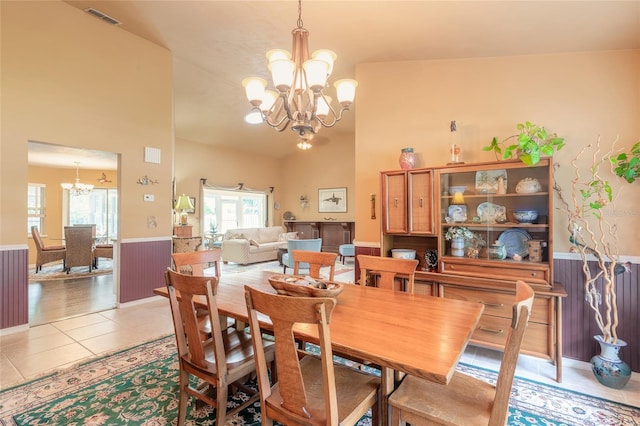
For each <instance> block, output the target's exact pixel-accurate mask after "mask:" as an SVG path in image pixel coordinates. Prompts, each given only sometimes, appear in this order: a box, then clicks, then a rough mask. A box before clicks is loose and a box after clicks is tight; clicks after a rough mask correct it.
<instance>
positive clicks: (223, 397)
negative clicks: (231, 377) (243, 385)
mask: <svg viewBox="0 0 640 426" xmlns="http://www.w3.org/2000/svg"><path fill="white" fill-rule="evenodd" d="M217 390H218V395H217V396H216V425H223V424H224V423H225V421H226V419H227V397H228V394H229V386H228V385H226V384H225V383H218V389H217Z"/></svg>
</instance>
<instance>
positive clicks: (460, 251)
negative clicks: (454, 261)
mask: <svg viewBox="0 0 640 426" xmlns="http://www.w3.org/2000/svg"><path fill="white" fill-rule="evenodd" d="M451 256H457V257H463V256H464V238H452V239H451Z"/></svg>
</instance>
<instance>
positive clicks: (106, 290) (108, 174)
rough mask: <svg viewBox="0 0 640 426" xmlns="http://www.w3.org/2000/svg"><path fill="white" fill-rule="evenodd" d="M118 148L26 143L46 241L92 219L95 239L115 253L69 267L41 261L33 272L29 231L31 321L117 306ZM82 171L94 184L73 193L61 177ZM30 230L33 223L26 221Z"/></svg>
mask: <svg viewBox="0 0 640 426" xmlns="http://www.w3.org/2000/svg"><path fill="white" fill-rule="evenodd" d="M118 164H119V154H117V153H113V152H107V151H98V150H90V149H83V148H74V147H68V146H62V145H55V144H50V143H43V142H35V141H30V142H29V143H28V166H29V167H28V187H29V188H33V187H34V186H35V187H38V188H42V189H40V190H38V194H39V195H40V196H41V197H42V199H40V200H38V204H39V206H38V210H37V212H36V211H34V212H35V213H38V217H37V218H35V217H34V215H32V214H31V210H30V214H29V221H30V223H31V222H34V221H37V222H38V224H39V225H40V229H42V230H43V231H44V232H41V234H43V235H42V239H43V240H44V242H45V245H65V240H64V227H65V226H77V225H91V226H92V227H93V229H94V230H95V234H94V235H93V237H94V241H93V243H94V246H95V245H96V244H113V256H114V258H113V259H108V258H98V259H97V262H95V263H94V264H93V265H92V267H91V268H90V267H89V266H87V267H86V268H85V267H75V268H71V271H69V273H67V272H66V271H65V270H64V266H63V261H59V262H58V263H49V264H46V265H43V267H42V270H40V271H38V273H35V259H36V255H35V246H34V243H33V241H32V238H31V237H30V233H29V234H28V235H29V284H28V286H29V288H28V299H29V325H30V326H34V325H41V324H46V323H50V322H55V321H60V320H63V319H68V318H71V317H75V316H80V315H86V314H90V313H96V312H100V311H104V310H108V309H113V308H115V307H116V306H117V297H118V290H119V288H118V283H119V275H118V268H117V265H118V259H117V258H116V257H117V253H118V251H119V250H118V249H117V245H118V234H119V221H118V212H119V208H118V195H119V184H118V176H119V173H118ZM78 172H79V177H81V178H82V179H81V181H82V183H83V184H85V185H93V189H92V190H91V191H89V192H88V193H86V192H85V193H74V191H70V190H69V189H67V188H63V187H62V185H61V184H62V183H65V182H69V181H73V177H74V176H75V177H76V181H77V178H78ZM30 199H31V198H30ZM28 228H29V230H30V226H28Z"/></svg>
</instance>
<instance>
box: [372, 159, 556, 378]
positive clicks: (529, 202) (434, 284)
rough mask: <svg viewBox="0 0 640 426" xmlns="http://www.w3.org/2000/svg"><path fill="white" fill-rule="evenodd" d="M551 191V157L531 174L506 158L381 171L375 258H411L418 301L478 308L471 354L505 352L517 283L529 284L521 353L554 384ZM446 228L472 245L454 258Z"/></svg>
mask: <svg viewBox="0 0 640 426" xmlns="http://www.w3.org/2000/svg"><path fill="white" fill-rule="evenodd" d="M552 184H553V181H552V164H551V159H549V158H545V159H542V160H541V161H540V162H539V163H538V164H536V165H535V166H531V167H529V166H526V165H524V164H523V163H522V162H520V161H519V160H514V161H496V162H487V163H474V164H456V165H447V166H442V167H433V168H428V169H413V170H409V171H388V172H382V173H381V186H382V190H381V193H382V196H383V205H382V238H381V241H382V250H381V254H382V255H383V256H390V255H391V249H394V248H412V249H415V250H416V257H417V258H418V260H419V261H420V264H419V265H418V271H417V272H416V285H415V288H416V293H422V294H429V295H433V296H439V297H445V298H453V299H463V300H470V301H477V302H479V303H483V304H484V306H485V310H484V314H483V316H482V318H481V320H480V323H479V324H478V327H477V328H476V330H475V332H474V334H473V336H472V339H471V343H472V344H475V345H479V346H484V347H489V348H494V349H503V348H504V344H505V341H506V337H507V333H508V330H509V326H510V323H511V316H512V312H511V307H512V303H513V299H514V295H515V282H516V280H523V281H525V282H527V283H528V284H530V285H531V286H532V287H533V288H534V290H535V292H536V298H535V301H534V307H533V311H532V314H531V318H530V321H529V326H528V328H527V331H526V334H525V339H524V342H523V345H522V349H521V352H522V353H524V354H527V355H533V356H537V357H541V358H545V359H548V360H549V361H551V362H552V363H555V365H556V380H557V381H558V382H560V381H561V380H562V334H561V330H562V298H563V297H565V296H566V292H565V291H564V288H563V287H562V285H561V284H559V283H555V282H554V281H553V190H552ZM461 189H464V190H463V191H461ZM456 192H459V193H461V194H456ZM525 210H526V211H535V213H536V214H537V218H536V219H534V220H531V222H526V221H525V219H524V218H521V219H522V220H521V221H520V222H519V221H518V220H517V219H516V218H515V216H514V211H525ZM454 226H458V227H465V228H467V229H468V230H469V231H471V232H473V233H474V235H475V237H476V238H475V240H473V241H466V242H465V247H464V249H462V250H453V251H452V249H451V241H449V240H447V239H446V238H445V236H446V234H447V231H448V230H449V229H451V228H452V227H454ZM479 240H482V241H483V242H484V244H482V243H481V244H478V241H479ZM496 243H498V244H497V245H496ZM499 245H502V247H503V250H504V252H506V256H505V253H504V252H502V251H501V250H498V248H499ZM530 250H531V253H532V255H531V256H530V255H529V253H530ZM427 252H429V254H430V255H431V256H435V255H437V267H436V268H435V269H432V270H429V268H428V267H427V263H426V262H425V253H427ZM453 254H457V256H454V255H453ZM503 257H504V258H503Z"/></svg>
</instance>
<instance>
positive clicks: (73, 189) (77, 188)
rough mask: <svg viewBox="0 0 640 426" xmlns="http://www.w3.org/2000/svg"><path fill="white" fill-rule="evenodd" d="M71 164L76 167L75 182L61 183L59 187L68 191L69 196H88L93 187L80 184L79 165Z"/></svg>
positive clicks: (77, 163) (76, 163)
mask: <svg viewBox="0 0 640 426" xmlns="http://www.w3.org/2000/svg"><path fill="white" fill-rule="evenodd" d="M73 164H75V165H76V181H75V182H74V183H61V184H60V186H62V188H64V189H66V190H68V191H69V194H71V195H87V194H90V193H91V191H92V190H93V185H90V184H86V183H80V172H79V167H80V163H79V162H77V161H75V162H74V163H73Z"/></svg>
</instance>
